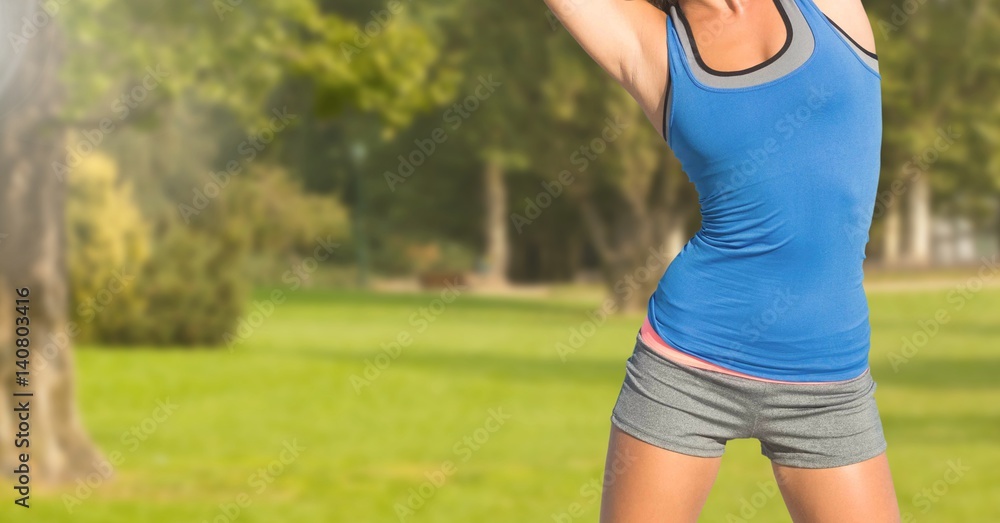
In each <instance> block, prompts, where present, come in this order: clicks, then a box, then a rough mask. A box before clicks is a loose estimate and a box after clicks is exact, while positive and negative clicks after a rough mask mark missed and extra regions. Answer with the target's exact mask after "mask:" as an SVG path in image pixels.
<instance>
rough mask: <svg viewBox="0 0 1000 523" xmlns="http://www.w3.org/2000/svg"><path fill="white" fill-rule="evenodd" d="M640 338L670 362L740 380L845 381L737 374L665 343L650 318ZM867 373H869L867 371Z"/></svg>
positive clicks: (817, 382) (796, 383)
mask: <svg viewBox="0 0 1000 523" xmlns="http://www.w3.org/2000/svg"><path fill="white" fill-rule="evenodd" d="M639 336H640V338H641V339H642V342H643V343H645V344H646V345H648V346H649V348H651V349H653V350H654V351H656V353H657V354H659V355H661V356H663V357H664V358H667V359H668V360H670V361H672V362H674V363H678V364H681V365H686V366H688V367H694V368H697V369H704V370H710V371H713V372H721V373H723V374H729V375H730V376H739V377H740V378H747V379H751V380H757V381H766V382H768V383H786V384H792V385H828V384H831V383H843V382H844V381H850V380H843V381H779V380H769V379H766V378H760V377H757V376H751V375H749V374H744V373H742V372H737V371H735V370H730V369H727V368H725V367H720V366H718V365H716V364H714V363H711V362H708V361H705V360H703V359H701V358H697V357H695V356H692V355H690V354H687V353H686V352H681V351H679V350H677V349H675V348H673V347H671V346H670V345H668V344H667V342H665V341H663V339H662V338H660V335H659V334H657V333H656V331H655V330H653V326H652V325H651V324H650V323H649V318H646V319H645V320H644V321H643V322H642V329H640V330H639ZM865 372H868V371H867V370H866V371H865Z"/></svg>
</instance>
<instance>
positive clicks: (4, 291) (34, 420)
mask: <svg viewBox="0 0 1000 523" xmlns="http://www.w3.org/2000/svg"><path fill="white" fill-rule="evenodd" d="M12 4H13V3H12ZM19 4H20V3H19ZM34 4H35V3H34V2H23V6H26V7H27V6H32V5H34ZM5 14H9V12H8V13H5ZM23 14H25V15H30V13H29V12H25V13H23ZM29 18H30V16H29ZM14 20H16V21H18V23H20V20H21V17H20V16H16V17H14ZM4 23H7V21H5V22H4ZM10 23H13V22H10ZM18 27H20V26H18ZM19 32H20V29H16V30H14V34H18V33H19ZM17 52H18V53H25V54H24V56H23V57H21V58H22V59H21V60H19V64H20V66H19V67H20V69H19V70H17V71H15V74H13V75H11V76H9V78H10V79H11V80H10V82H9V83H7V84H6V86H5V90H4V92H3V93H2V94H0V198H2V203H0V232H2V233H3V235H2V236H0V434H2V435H3V436H2V437H3V438H4V441H5V444H4V445H0V468H2V469H3V470H4V471H6V473H8V474H9V473H10V472H11V471H12V470H13V469H14V460H15V459H16V454H15V448H14V444H13V439H12V438H13V435H14V434H15V433H16V432H18V430H17V428H18V424H17V422H18V420H16V419H15V418H14V415H13V414H14V411H13V409H14V408H15V407H16V406H17V403H18V402H19V401H23V400H24V399H28V400H29V404H30V448H29V449H23V448H22V449H17V453H20V452H28V453H30V462H29V465H30V467H31V477H32V479H34V480H35V481H36V482H38V481H41V482H48V483H55V482H63V481H71V480H72V479H74V478H76V477H80V476H81V475H84V474H87V473H89V472H91V471H93V470H95V469H96V468H97V466H98V461H99V460H100V459H101V456H100V453H99V452H98V451H97V449H96V448H95V447H94V445H93V444H92V442H91V441H90V439H89V438H88V437H87V434H86V432H85V429H84V428H83V424H82V423H81V421H80V417H79V415H78V413H77V411H76V407H75V401H74V393H73V390H74V386H73V358H72V348H71V336H70V335H69V334H68V328H67V327H68V325H67V312H68V311H67V309H68V305H69V304H68V295H69V282H68V277H67V270H66V240H65V236H66V234H65V233H66V230H65V218H64V213H65V197H66V184H65V179H64V178H63V177H62V175H58V174H57V173H56V172H55V171H54V170H53V168H52V165H53V162H54V161H56V160H59V161H64V160H65V156H66V152H67V149H66V136H67V132H66V129H65V128H64V127H63V126H61V125H58V124H55V123H54V122H56V121H58V116H59V113H60V109H61V107H62V103H63V100H64V98H63V90H62V86H61V85H60V83H59V79H58V76H57V73H58V69H59V65H60V64H61V62H62V56H63V55H62V53H63V46H62V45H61V39H60V35H59V32H58V29H57V24H55V23H49V24H46V25H45V26H44V27H42V28H40V29H38V33H37V34H36V35H34V36H33V37H31V38H28V39H27V40H26V43H25V46H24V47H23V48H21V49H17ZM7 63H11V62H9V61H8V62H7ZM5 66H6V64H5ZM5 72H6V71H5ZM21 288H27V289H29V290H30V295H29V296H28V299H29V300H30V304H29V307H28V311H27V316H28V318H29V321H30V324H29V325H28V327H29V329H30V334H29V339H30V346H29V348H30V351H31V352H30V358H29V365H28V370H29V371H30V376H29V381H28V385H27V386H18V385H17V384H15V380H14V377H15V370H22V369H20V368H19V367H17V366H16V363H15V352H14V351H15V348H14V347H15V346H14V338H15V336H14V334H15V333H14V330H15V327H16V326H15V317H17V318H20V317H21V316H20V314H16V313H15V310H14V308H15V299H16V298H17V296H16V294H15V289H21ZM24 321H25V320H21V323H19V324H17V325H21V326H23V325H24ZM14 392H31V393H32V394H33V396H32V397H30V398H23V397H18V398H15V397H14V396H13V395H12V394H13V393H14Z"/></svg>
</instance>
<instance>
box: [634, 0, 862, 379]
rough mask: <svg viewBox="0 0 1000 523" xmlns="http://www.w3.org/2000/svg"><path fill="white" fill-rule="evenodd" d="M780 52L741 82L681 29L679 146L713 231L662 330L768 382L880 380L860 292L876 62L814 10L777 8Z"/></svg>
mask: <svg viewBox="0 0 1000 523" xmlns="http://www.w3.org/2000/svg"><path fill="white" fill-rule="evenodd" d="M774 1H775V6H776V7H777V9H778V12H779V13H780V14H781V16H782V19H783V21H784V22H785V27H786V30H787V35H788V39H787V41H786V43H785V45H784V47H783V48H782V50H781V51H780V52H779V53H778V54H777V55H775V56H774V57H773V58H771V59H769V60H768V61H766V62H764V63H762V64H760V65H758V66H756V67H753V68H750V69H746V70H744V71H739V72H728V71H727V72H720V71H714V70H712V69H711V68H710V67H708V66H707V65H706V64H705V63H704V62H703V60H702V58H701V56H700V54H699V52H698V49H697V45H696V43H695V42H694V41H693V39H692V38H691V37H690V33H691V28H690V25H689V24H688V22H687V20H686V19H685V17H684V14H683V12H682V11H681V10H680V9H679V8H677V7H673V8H672V9H671V12H670V16H669V17H668V21H667V24H668V28H667V33H668V34H667V38H668V43H667V45H668V52H669V62H670V64H669V66H670V83H669V89H668V97H667V98H668V100H667V104H666V105H667V109H666V111H665V112H664V127H665V133H664V134H665V138H666V140H667V142H668V143H669V145H670V147H671V149H672V150H673V151H674V153H675V154H676V155H677V157H678V158H679V159H680V161H681V164H682V166H683V169H684V171H685V173H687V175H688V178H689V179H690V180H691V182H692V183H694V185H695V187H696V188H697V191H698V194H699V203H700V206H701V216H702V226H701V229H700V230H699V231H698V233H697V234H696V235H695V236H694V237H693V238H692V239H691V240H690V241H689V242H688V243H687V244H686V245H685V246H684V248H683V249H682V250H681V252H680V254H679V255H678V256H677V257H676V258H675V259H674V260H673V262H672V263H671V264H670V266H669V267H668V268H667V270H666V272H665V273H664V275H663V277H662V279H661V280H660V282H659V286H658V288H657V290H656V292H655V293H654V294H653V296H652V298H651V299H650V301H649V310H648V318H649V321H650V323H651V325H652V326H653V328H654V330H655V331H656V332H657V334H659V335H660V337H662V338H663V340H664V341H666V342H667V343H669V344H670V345H671V346H672V347H674V348H676V349H677V350H680V351H682V352H685V353H688V354H691V355H693V356H696V357H699V358H701V359H703V360H706V361H709V362H711V363H714V364H716V365H719V366H722V367H726V368H729V369H732V370H735V371H738V372H742V373H745V374H749V375H751V376H757V377H761V378H766V379H774V380H783V381H812V382H816V381H838V380H845V379H850V378H854V377H857V376H859V375H861V374H862V373H863V372H864V371H865V370H866V369H867V368H868V352H869V348H870V334H871V329H870V325H869V318H868V302H867V298H866V296H865V291H864V288H863V287H862V280H863V272H862V262H863V260H864V259H865V246H866V244H867V243H868V229H869V227H870V225H871V219H872V213H873V209H874V206H875V196H876V189H877V185H878V176H879V166H880V155H881V140H882V104H881V77H880V75H879V73H878V69H877V67H878V62H877V57H876V56H875V55H873V54H871V53H869V52H868V51H866V50H864V49H863V48H861V47H860V46H858V44H857V43H855V42H854V41H853V40H851V39H850V37H849V36H847V35H846V33H844V32H843V31H841V30H840V29H839V28H838V27H837V26H836V25H835V24H834V23H833V22H832V21H831V20H830V19H828V18H827V17H826V16H825V15H824V14H823V13H822V12H821V11H820V10H819V9H818V8H817V7H816V6H815V5H814V4H813V3H812V1H811V0H774Z"/></svg>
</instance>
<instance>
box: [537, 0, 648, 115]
mask: <svg viewBox="0 0 1000 523" xmlns="http://www.w3.org/2000/svg"><path fill="white" fill-rule="evenodd" d="M545 3H546V4H547V5H548V6H549V9H551V10H552V12H553V13H555V15H556V17H558V18H559V20H560V21H561V22H562V24H563V25H564V26H566V28H567V29H568V30H569V32H570V34H571V35H573V38H575V39H576V41H577V42H579V43H580V46H582V47H583V49H584V50H585V51H587V54H589V55H590V56H591V57H592V58H593V59H594V61H596V62H597V63H598V64H599V65H600V66H601V67H602V68H603V69H604V70H605V71H607V72H608V74H610V75H611V76H612V77H613V78H614V79H615V80H617V81H618V83H620V84H621V85H622V86H623V87H624V88H625V89H626V90H627V91H628V92H629V94H631V95H632V97H633V98H635V100H636V101H637V102H639V105H641V106H642V109H643V111H644V112H645V113H646V117H647V118H649V120H650V122H651V123H652V124H653V125H654V126H655V127H656V129H657V131H660V132H661V134H662V129H661V127H662V122H663V120H662V116H663V114H662V112H663V105H664V102H665V94H666V89H667V74H668V67H667V15H666V13H664V12H663V11H660V10H659V9H657V8H655V7H653V6H652V5H650V4H649V3H648V2H646V1H645V0H545Z"/></svg>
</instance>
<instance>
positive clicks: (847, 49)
mask: <svg viewBox="0 0 1000 523" xmlns="http://www.w3.org/2000/svg"><path fill="white" fill-rule="evenodd" d="M547 2H548V4H549V7H550V8H551V9H552V10H553V12H554V13H555V14H556V15H557V16H558V17H559V19H560V20H561V21H562V22H563V24H564V25H565V26H566V27H567V28H568V29H569V31H570V33H571V34H572V35H573V36H574V37H575V38H576V39H577V41H579V43H580V44H581V45H582V46H583V48H584V49H585V50H586V51H587V52H588V53H589V54H590V55H591V56H592V57H593V58H594V60H595V61H597V63H598V64H600V65H601V67H603V68H604V69H605V71H607V72H608V73H609V74H611V75H612V76H613V77H614V78H615V79H616V80H618V81H619V82H620V83H621V84H622V86H624V87H625V89H627V90H628V92H629V93H630V94H631V95H632V96H633V97H634V98H635V100H636V101H637V102H638V103H639V104H640V105H641V106H642V108H643V110H644V111H645V113H646V116H647V117H648V118H649V120H650V122H651V123H652V124H653V125H654V126H655V127H656V129H657V130H658V131H659V132H660V133H661V134H662V135H663V137H664V139H665V140H666V141H667V143H668V144H669V146H670V147H671V148H672V150H673V151H674V153H675V154H676V155H677V157H678V158H679V159H680V160H681V163H682V165H683V167H684V171H685V172H686V173H687V175H688V177H689V178H690V179H691V181H692V182H693V183H694V184H695V187H696V188H697V190H698V193H699V195H700V204H701V212H702V228H701V230H700V231H699V232H698V233H697V234H696V235H695V237H694V238H692V239H691V241H690V242H688V244H687V245H686V246H685V247H684V249H683V250H682V251H681V253H680V254H679V255H678V256H677V258H676V259H675V260H674V261H673V263H672V264H671V265H670V267H669V268H668V269H667V271H666V273H665V274H664V275H663V278H662V279H661V281H660V284H659V288H658V289H657V291H656V292H655V293H654V294H653V296H652V298H651V299H650V301H649V309H648V314H647V318H646V321H645V323H644V325H643V327H642V328H641V329H640V332H639V336H638V339H637V344H636V347H635V351H634V353H633V354H632V357H631V358H629V360H628V364H627V366H626V369H627V370H626V377H625V382H624V384H623V386H622V389H621V394H620V395H619V398H618V402H617V404H616V405H615V408H614V411H613V413H612V432H611V441H610V445H609V450H608V461H607V472H606V479H613V480H614V481H605V491H604V498H603V502H602V507H601V521H603V522H607V523H632V522H643V523H645V522H653V521H656V522H663V521H678V522H681V521H683V522H688V521H695V520H697V518H698V515H699V513H700V511H701V508H702V506H703V505H704V503H705V500H706V498H707V496H708V493H709V490H710V489H711V486H712V484H713V482H714V480H715V476H716V474H717V472H718V470H719V465H720V462H721V456H722V454H723V450H724V448H725V444H726V442H727V441H728V440H731V439H737V438H755V439H758V440H759V441H760V445H761V452H762V453H763V454H764V455H765V456H767V457H768V458H769V459H770V460H771V464H772V468H773V471H774V474H775V477H776V478H777V480H778V486H779V488H780V490H781V494H782V497H783V498H784V500H785V504H786V505H787V507H788V510H789V512H790V514H791V516H792V518H793V519H794V521H796V522H797V523H802V522H836V523H847V522H855V521H856V522H864V523H872V522H893V521H899V509H898V506H897V503H896V496H895V491H894V487H893V483H892V477H891V475H890V471H889V466H888V461H887V459H886V455H885V450H886V442H885V438H884V436H883V432H882V426H881V421H880V417H879V413H878V409H877V407H876V404H875V400H874V390H875V382H874V381H873V379H872V377H871V373H870V371H869V367H868V351H869V339H870V327H869V322H868V305H867V300H866V297H865V293H864V289H863V288H862V278H863V274H862V261H863V259H864V256H865V254H864V253H865V245H866V243H867V242H868V228H869V226H870V224H871V218H872V211H873V208H874V202H875V191H876V187H877V184H878V173H879V163H880V158H879V157H880V151H881V132H882V120H881V94H880V81H881V77H880V76H879V73H878V61H877V56H876V55H875V54H874V53H873V52H872V51H871V49H873V48H874V37H873V34H872V29H871V25H870V24H869V22H868V19H867V16H866V15H865V12H864V8H863V7H862V5H861V3H860V1H859V0H676V1H674V2H654V4H649V3H645V2H639V1H628V0H547ZM607 476H613V478H608V477H607Z"/></svg>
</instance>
